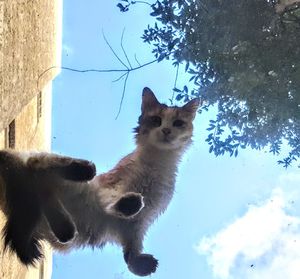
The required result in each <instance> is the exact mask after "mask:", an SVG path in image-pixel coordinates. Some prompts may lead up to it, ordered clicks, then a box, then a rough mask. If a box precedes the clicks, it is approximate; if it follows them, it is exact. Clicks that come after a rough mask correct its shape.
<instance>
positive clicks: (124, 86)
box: [115, 72, 130, 119]
mask: <svg viewBox="0 0 300 279" xmlns="http://www.w3.org/2000/svg"><path fill="white" fill-rule="evenodd" d="M129 74H130V72H127V73H126V78H125V81H124V85H123V92H122V97H121V101H120V105H119V110H118V113H117V116H116V118H115V119H118V117H119V115H120V113H121V109H122V105H123V101H124V97H125V92H126V86H127V80H128V77H129Z"/></svg>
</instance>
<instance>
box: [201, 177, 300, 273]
mask: <svg viewBox="0 0 300 279" xmlns="http://www.w3.org/2000/svg"><path fill="white" fill-rule="evenodd" d="M287 179H290V180H293V181H295V179H296V180H297V181H298V179H299V181H300V175H299V176H295V175H289V176H288V177H282V181H281V182H286V181H287ZM298 187H299V184H298ZM293 199H294V197H293ZM290 201H291V196H290V195H286V194H284V192H283V191H282V190H281V189H280V188H277V189H276V190H274V191H273V194H272V196H271V198H270V199H268V200H267V201H265V202H264V203H262V204H260V205H255V206H250V207H249V209H248V211H247V212H246V213H245V215H244V216H242V217H241V218H239V219H237V220H236V221H234V222H233V223H232V224H230V225H229V226H227V227H226V228H225V229H223V230H221V231H220V232H218V233H217V234H216V235H214V236H211V237H205V238H203V239H202V240H201V241H200V243H199V244H198V246H197V251H198V252H199V253H201V254H204V255H205V256H206V257H207V261H208V263H209V265H210V266H211V267H212V269H213V273H214V275H215V276H216V277H217V278H221V279H299V278H300V218H299V217H296V216H292V215H291V214H290V213H289V207H290V205H291V202H290Z"/></svg>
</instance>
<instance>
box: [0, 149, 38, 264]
mask: <svg viewBox="0 0 300 279" xmlns="http://www.w3.org/2000/svg"><path fill="white" fill-rule="evenodd" d="M0 175H1V178H2V179H1V182H2V183H3V184H4V185H3V186H4V187H3V188H4V194H5V205H4V208H5V213H6V217H7V221H6V224H5V226H4V228H3V240H4V250H10V251H13V252H15V253H16V254H17V256H18V258H19V259H20V261H21V262H22V263H24V264H25V265H30V264H32V265H33V264H34V263H35V262H36V261H38V260H39V259H40V258H41V257H42V252H41V245H40V243H39V240H38V239H37V238H36V236H35V235H34V230H35V228H36V226H37V224H38V223H39V221H40V219H41V215H42V212H41V206H40V203H39V199H38V197H37V195H36V192H35V191H34V189H33V187H34V186H33V185H29V184H28V183H29V181H32V179H31V177H27V176H28V174H27V173H26V171H25V170H24V166H23V164H22V162H21V161H20V160H18V159H17V158H15V156H14V155H13V154H12V153H9V152H5V151H0Z"/></svg>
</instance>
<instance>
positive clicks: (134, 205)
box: [113, 193, 144, 218]
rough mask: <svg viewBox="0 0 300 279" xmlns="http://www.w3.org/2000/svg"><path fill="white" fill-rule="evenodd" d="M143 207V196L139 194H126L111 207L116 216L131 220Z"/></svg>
mask: <svg viewBox="0 0 300 279" xmlns="http://www.w3.org/2000/svg"><path fill="white" fill-rule="evenodd" d="M143 207H144V202H143V196H142V195H141V194H139V193H127V194H125V195H124V196H122V197H121V198H120V199H119V200H118V201H117V202H116V203H115V204H114V206H113V209H114V211H115V212H116V214H117V215H119V216H120V217H123V218H131V217H134V216H135V215H136V214H138V213H139V212H140V211H141V210H142V208H143Z"/></svg>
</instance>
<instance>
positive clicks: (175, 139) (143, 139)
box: [136, 88, 199, 150]
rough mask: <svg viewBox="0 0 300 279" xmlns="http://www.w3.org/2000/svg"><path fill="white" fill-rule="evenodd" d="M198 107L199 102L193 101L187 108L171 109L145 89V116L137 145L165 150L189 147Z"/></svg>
mask: <svg viewBox="0 0 300 279" xmlns="http://www.w3.org/2000/svg"><path fill="white" fill-rule="evenodd" d="M198 106H199V99H193V100H191V101H190V102H189V103H187V104H186V105H184V106H183V107H169V106H167V105H164V104H161V103H159V102H158V101H157V99H156V97H155V95H154V93H153V92H152V91H151V90H150V89H149V88H144V90H143V100H142V115H141V116H140V118H139V126H138V127H137V128H136V132H137V136H136V138H137V144H138V145H152V146H155V147H157V148H159V149H165V150H173V149H178V148H182V147H184V146H186V145H188V144H189V143H190V142H191V138H192V134H193V123H192V122H193V120H194V118H195V114H196V112H197V109H198Z"/></svg>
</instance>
